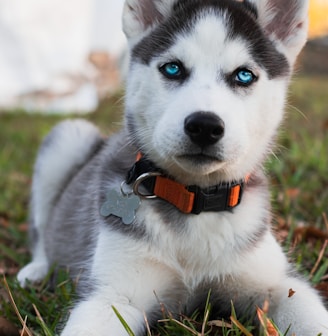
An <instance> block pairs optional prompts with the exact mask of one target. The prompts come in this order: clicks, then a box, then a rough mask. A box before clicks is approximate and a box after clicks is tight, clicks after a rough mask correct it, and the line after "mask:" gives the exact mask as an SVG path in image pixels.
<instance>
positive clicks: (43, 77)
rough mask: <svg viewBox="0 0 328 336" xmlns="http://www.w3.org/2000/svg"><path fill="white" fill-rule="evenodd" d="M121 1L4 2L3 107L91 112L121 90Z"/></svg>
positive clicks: (0, 21) (0, 15) (0, 39)
mask: <svg viewBox="0 0 328 336" xmlns="http://www.w3.org/2000/svg"><path fill="white" fill-rule="evenodd" d="M122 6H123V0H69V1H66V0H0V109H9V108H17V107H21V108H25V109H27V110H39V111H45V112H61V113H65V112H72V111H75V112H88V111H90V110H93V109H94V108H95V107H96V106H97V103H98V98H99V96H101V95H104V94H106V93H107V92H110V91H111V90H114V89H115V88H117V85H118V82H119V78H118V74H117V70H116V69H115V61H116V60H117V58H118V57H119V56H120V55H121V53H122V50H123V49H124V44H125V38H124V36H123V33H122V32H121V11H122Z"/></svg>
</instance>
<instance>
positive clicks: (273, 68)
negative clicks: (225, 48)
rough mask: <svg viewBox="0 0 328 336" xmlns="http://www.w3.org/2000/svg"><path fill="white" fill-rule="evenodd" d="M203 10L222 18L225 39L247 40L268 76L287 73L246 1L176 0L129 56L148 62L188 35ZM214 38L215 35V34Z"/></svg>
mask: <svg viewBox="0 0 328 336" xmlns="http://www.w3.org/2000/svg"><path fill="white" fill-rule="evenodd" d="M204 13H209V14H211V13H214V14H216V15H218V16H219V17H225V20H226V24H227V29H228V33H227V40H234V39H238V38H239V39H241V40H244V41H246V43H247V44H248V45H249V52H250V53H251V55H252V57H253V58H254V60H255V61H256V63H258V64H259V66H261V67H262V68H264V69H265V70H266V71H267V72H268V75H269V78H275V77H280V76H286V75H288V74H289V71H290V67H289V64H288V61H287V59H286V57H285V56H284V55H283V54H281V53H280V52H279V51H278V50H277V49H276V48H275V46H274V44H273V42H272V41H270V40H269V39H268V38H267V37H266V36H265V34H264V32H263V30H262V28H261V27H260V25H259V23H258V21H257V11H256V9H255V7H254V6H253V5H252V4H250V3H249V2H248V1H243V2H239V1H231V0H220V1H217V0H202V1H200V0H189V1H179V2H178V3H177V4H176V5H175V6H174V8H173V11H172V14H171V16H169V17H168V18H167V19H166V20H164V21H163V22H162V23H161V24H159V25H158V26H157V27H156V28H155V29H154V30H153V31H152V32H151V33H150V34H149V35H148V36H146V37H144V38H143V39H142V40H141V41H140V42H139V43H138V44H137V45H136V46H135V47H134V48H133V50H132V59H135V60H138V61H141V62H142V63H144V64H149V63H150V61H151V60H152V59H153V58H154V57H157V56H159V55H161V54H162V53H163V52H165V51H166V50H168V49H169V48H170V47H171V46H172V45H174V43H175V42H176V40H177V37H178V36H179V35H188V34H189V33H190V32H191V31H192V30H193V25H194V23H196V22H197V21H199V19H200V18H201V17H203V16H204ZM209 33H210V32H209ZM211 33H212V34H213V32H211ZM213 38H215V37H214V34H213ZM213 43H215V41H213ZM204 52H206V51H204Z"/></svg>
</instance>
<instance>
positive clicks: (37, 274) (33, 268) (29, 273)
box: [17, 261, 49, 287]
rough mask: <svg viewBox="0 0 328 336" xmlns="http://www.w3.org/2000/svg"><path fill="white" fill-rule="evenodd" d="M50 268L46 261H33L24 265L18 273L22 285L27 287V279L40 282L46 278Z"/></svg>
mask: <svg viewBox="0 0 328 336" xmlns="http://www.w3.org/2000/svg"><path fill="white" fill-rule="evenodd" d="M48 270H49V266H48V264H47V263H46V262H35V261H34V262H33V261H32V262H31V263H29V264H27V265H26V266H25V267H23V268H22V269H21V270H20V271H19V272H18V274H17V280H18V282H19V284H20V285H21V287H26V285H27V281H30V282H38V281H41V280H43V279H44V277H45V276H46V275H47V273H48Z"/></svg>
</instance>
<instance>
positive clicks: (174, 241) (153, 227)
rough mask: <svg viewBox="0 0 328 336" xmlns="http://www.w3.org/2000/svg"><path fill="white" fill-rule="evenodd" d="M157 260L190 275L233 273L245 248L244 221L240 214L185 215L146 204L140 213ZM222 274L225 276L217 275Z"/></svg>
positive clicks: (167, 207)
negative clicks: (234, 265) (237, 260)
mask: <svg viewBox="0 0 328 336" xmlns="http://www.w3.org/2000/svg"><path fill="white" fill-rule="evenodd" d="M136 219H137V221H138V223H142V225H144V228H145V234H146V235H147V242H148V243H149V244H150V245H151V250H152V251H154V254H156V256H157V258H159V259H161V261H164V262H166V263H169V264H171V266H173V267H174V268H175V269H177V270H180V271H181V272H183V273H184V274H185V275H186V276H188V273H190V274H193V277H194V274H195V273H199V274H202V273H206V274H210V273H212V272H215V274H213V276H220V275H225V274H226V273H231V272H232V271H233V268H234V267H233V264H234V263H235V262H236V259H238V258H239V253H240V252H241V251H242V250H243V249H244V248H245V239H244V238H246V240H247V237H245V236H244V235H243V234H242V232H239V231H242V225H240V223H241V222H242V218H241V217H240V215H239V214H238V213H235V214H232V213H215V212H210V213H201V214H199V215H193V214H189V215H185V214H181V213H180V212H179V211H177V210H175V209H172V207H170V206H166V205H165V204H163V203H162V202H158V203H156V202H153V201H151V200H149V201H146V202H142V204H141V206H140V208H139V209H138V212H137V218H136ZM218 270H220V272H221V273H222V274H217V271H218Z"/></svg>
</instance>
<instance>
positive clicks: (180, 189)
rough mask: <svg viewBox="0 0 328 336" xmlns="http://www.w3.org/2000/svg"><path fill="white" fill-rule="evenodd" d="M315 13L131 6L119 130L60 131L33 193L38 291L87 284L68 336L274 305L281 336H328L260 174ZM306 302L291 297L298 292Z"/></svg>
mask: <svg viewBox="0 0 328 336" xmlns="http://www.w3.org/2000/svg"><path fill="white" fill-rule="evenodd" d="M307 8H308V1H307V0H288V1H286V0H252V1H250V0H244V1H237V0H127V1H126V3H125V7H124V12H123V27H124V31H125V34H126V36H127V38H128V41H129V47H130V68H129V73H128V79H127V89H126V102H125V123H124V127H123V130H122V131H121V132H120V133H119V134H117V135H116V136H113V137H111V138H109V139H108V140H104V139H103V138H102V137H101V136H100V134H99V132H98V130H97V129H96V128H95V127H94V126H93V125H91V124H89V123H87V122H85V121H81V120H77V121H66V122H63V123H62V124H59V125H58V126H57V127H55V128H54V130H53V131H52V132H51V133H50V135H49V136H48V137H47V138H46V139H45V141H44V143H43V145H42V147H41V149H40V152H39V156H38V158H37V162H36V166H35V174H34V181H33V185H32V203H31V233H32V238H33V259H32V261H31V263H30V264H28V265H27V266H26V267H24V268H23V269H22V270H21V271H20V273H19V274H18V279H19V281H20V283H21V284H22V285H26V281H27V280H30V281H38V280H40V279H42V278H43V277H44V276H45V275H46V273H47V272H48V270H49V267H50V265H51V264H54V263H56V264H57V265H58V266H60V267H68V268H69V270H70V272H71V274H72V276H74V277H75V276H78V277H79V278H80V284H81V288H80V293H81V297H80V300H79V301H78V302H77V303H76V305H75V307H74V308H73V310H72V312H71V314H70V316H69V318H68V321H67V323H66V326H65V327H64V328H63V330H62V333H61V335H62V336H83V335H88V336H92V335H94V336H102V335H103V336H105V335H106V336H108V335H113V336H120V335H122V336H123V335H126V331H125V330H124V328H123V327H122V325H121V323H120V321H119V319H118V318H117V316H116V315H115V313H114V311H113V308H112V307H113V306H114V307H115V308H116V309H117V310H118V311H119V312H120V314H121V315H122V316H123V318H124V319H125V321H126V322H127V323H128V325H129V326H130V327H131V329H132V330H133V332H134V333H135V334H136V335H143V333H144V332H145V323H144V314H145V315H146V316H147V318H148V320H149V321H150V323H154V322H155V321H156V320H157V319H158V318H160V317H161V312H160V305H159V303H158V302H159V301H160V302H162V303H163V304H164V305H165V306H166V307H167V309H168V310H169V311H171V312H172V313H179V312H182V311H187V312H190V311H192V310H193V309H196V308H199V307H202V304H203V302H204V301H205V300H206V297H207V294H208V292H209V290H211V293H212V294H211V300H212V305H213V306H214V308H215V313H216V314H217V315H216V318H220V317H224V316H227V315H228V316H229V314H230V307H231V306H230V304H231V301H233V303H234V306H235V309H236V311H237V314H238V316H243V315H245V314H246V313H247V312H249V311H250V313H251V314H252V313H253V312H254V310H255V307H256V306H262V304H263V302H264V301H265V300H268V301H269V305H270V308H269V313H268V315H269V317H271V318H272V319H273V320H274V322H275V323H276V325H277V326H278V327H279V328H280V330H282V331H283V332H284V331H286V330H287V329H289V331H288V333H287V334H288V335H292V334H296V335H297V336H310V335H318V334H319V333H322V335H326V336H327V335H328V312H327V310H326V309H325V307H324V305H323V303H322V301H321V299H320V298H319V296H318V295H317V294H316V292H315V291H314V290H313V289H312V288H311V287H310V285H309V284H308V283H306V282H305V281H304V280H302V279H301V278H300V277H299V276H296V275H295V274H294V273H293V271H292V268H291V267H290V265H289V263H288V261H287V258H286V256H285V255H284V254H283V252H282V249H281V247H280V246H279V245H278V243H277V242H276V240H275V238H274V237H273V234H272V232H271V229H270V222H271V215H270V205H269V192H268V187H267V181H266V178H265V176H264V173H263V169H262V165H263V161H264V160H265V158H266V156H267V155H268V154H269V153H270V151H271V148H272V145H273V141H274V138H275V135H276V132H277V128H278V126H279V124H280V122H281V120H282V118H283V109H284V103H285V96H286V89H287V86H288V83H289V79H290V76H291V73H292V69H293V65H294V62H295V59H296V57H297V55H298V53H299V52H300V50H301V48H302V47H303V45H304V43H305V41H306V31H307ZM290 289H292V290H293V291H294V292H295V293H294V295H292V296H290V295H288V294H289V290H290Z"/></svg>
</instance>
